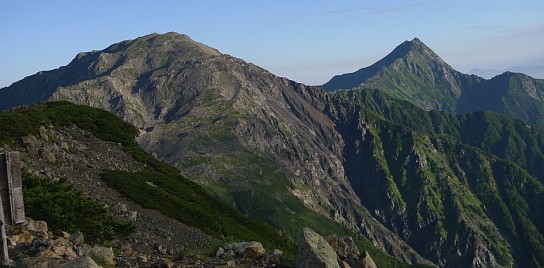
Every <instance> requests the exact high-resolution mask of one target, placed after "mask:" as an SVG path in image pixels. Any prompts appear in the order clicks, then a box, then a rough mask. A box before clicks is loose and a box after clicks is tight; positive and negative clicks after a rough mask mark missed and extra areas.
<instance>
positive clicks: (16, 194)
mask: <svg viewBox="0 0 544 268" xmlns="http://www.w3.org/2000/svg"><path fill="white" fill-rule="evenodd" d="M0 221H1V222H0V235H1V241H0V242H1V243H2V250H1V252H0V253H1V257H2V265H3V266H4V267H9V255H8V246H7V241H6V224H9V225H14V224H20V223H25V222H26V219H25V206H24V202H23V183H22V181H21V161H20V159H19V152H8V153H0Z"/></svg>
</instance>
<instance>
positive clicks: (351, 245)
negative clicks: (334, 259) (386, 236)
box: [327, 235, 361, 259]
mask: <svg viewBox="0 0 544 268" xmlns="http://www.w3.org/2000/svg"><path fill="white" fill-rule="evenodd" d="M327 242H328V243H329V245H331V247H332V248H333V249H334V251H335V252H336V254H337V255H338V257H340V259H347V258H349V257H350V256H353V255H355V256H359V255H360V254H361V253H360V252H359V249H358V248H357V245H355V241H353V238H351V236H343V237H338V236H335V235H331V236H327Z"/></svg>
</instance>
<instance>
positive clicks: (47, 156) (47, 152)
mask: <svg viewBox="0 0 544 268" xmlns="http://www.w3.org/2000/svg"><path fill="white" fill-rule="evenodd" d="M39 152H40V157H41V158H42V159H43V160H45V161H47V162H50V163H55V162H56V161H57V157H56V156H55V153H54V152H53V149H51V148H49V147H43V148H41V149H40V151H39Z"/></svg>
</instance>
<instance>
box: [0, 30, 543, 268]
mask: <svg viewBox="0 0 544 268" xmlns="http://www.w3.org/2000/svg"><path fill="white" fill-rule="evenodd" d="M379 63H380V64H376V65H373V67H372V68H369V69H362V70H360V71H359V72H357V73H354V74H351V75H346V76H344V78H349V79H340V78H341V77H338V78H337V79H335V82H334V83H332V81H331V83H328V86H327V87H328V88H329V89H333V88H334V87H339V88H344V87H345V88H351V87H352V86H358V85H360V84H361V83H360V82H359V81H360V80H359V79H360V78H361V77H363V78H364V79H366V80H365V81H367V82H364V83H365V84H364V85H365V87H366V85H370V84H372V85H373V86H372V87H371V88H373V87H375V88H379V89H380V90H383V88H382V86H383V85H388V88H389V87H391V88H392V89H393V91H395V90H396V91H395V92H397V93H394V94H393V93H391V94H390V92H388V94H390V95H393V96H396V97H401V95H402V96H404V97H403V99H405V100H407V101H408V102H406V101H404V102H403V101H399V100H397V99H395V98H390V97H388V96H387V95H382V93H381V92H380V91H371V90H353V91H338V92H335V93H334V94H331V93H327V92H325V91H323V90H321V89H320V88H318V87H308V86H305V85H302V84H298V83H295V82H292V81H290V80H288V79H285V78H279V77H276V76H274V75H272V74H270V73H269V72H267V71H266V70H263V69H261V68H259V67H257V66H255V65H252V64H250V63H246V62H244V61H242V60H240V59H236V58H234V57H231V56H228V55H223V54H221V53H219V52H218V51H216V50H214V49H211V48H209V47H206V46H204V45H202V44H199V43H196V42H194V41H192V40H190V39H189V38H188V37H187V36H184V35H178V34H175V33H168V34H164V35H157V34H153V35H148V36H145V37H141V38H138V39H135V40H130V41H124V42H121V43H118V44H114V45H112V46H110V47H109V48H107V49H105V50H102V51H95V52H89V53H80V54H79V55H78V56H77V57H76V58H75V59H74V60H73V61H72V62H71V63H70V64H69V65H68V66H66V67H61V68H59V69H57V70H53V71H49V72H42V73H38V74H36V75H34V76H31V77H27V78H25V79H24V80H22V81H20V82H17V83H15V84H13V85H12V86H11V87H8V88H4V89H1V90H0V95H1V96H7V97H6V98H1V99H0V107H12V106H14V105H21V104H30V103H33V102H35V101H45V100H69V101H72V102H76V103H80V104H84V105H89V106H94V107H98V108H102V109H106V110H109V111H112V112H114V113H116V114H117V115H119V116H120V117H122V118H123V119H125V120H127V121H129V122H132V123H133V124H135V125H136V126H138V127H139V129H140V136H139V137H138V142H139V144H140V145H142V146H143V147H144V148H145V150H146V151H148V152H150V153H152V154H154V155H155V156H157V157H158V158H160V159H163V160H165V161H167V162H169V163H172V164H173V165H175V166H176V167H177V168H179V169H180V170H181V172H182V173H183V174H184V175H185V176H187V177H189V178H191V179H192V180H193V181H195V182H197V183H199V184H200V185H202V186H204V187H205V188H206V189H208V191H210V192H211V193H213V194H214V195H216V196H218V197H220V198H221V199H222V200H224V201H226V202H228V203H229V204H232V205H234V206H235V207H236V208H237V209H239V210H240V211H242V213H244V214H246V215H249V216H250V217H252V218H257V219H264V220H266V221H268V222H270V223H271V224H273V225H274V226H275V227H276V228H278V229H280V230H281V232H282V233H284V234H285V235H286V236H289V237H297V236H298V235H299V234H300V232H301V227H303V226H311V227H312V228H314V229H316V231H318V232H320V233H333V232H334V233H337V234H339V235H346V234H349V235H353V233H352V232H354V231H356V232H358V233H359V234H362V235H363V236H364V238H363V237H362V236H360V237H357V236H354V238H355V239H356V240H357V241H359V243H363V244H364V245H365V246H366V248H364V250H368V251H369V252H370V254H371V255H372V257H373V259H374V261H375V262H376V264H377V265H378V267H379V266H380V264H381V263H385V261H384V260H389V259H388V257H387V256H384V255H380V254H383V252H380V251H376V249H375V246H378V247H379V248H383V249H385V250H387V252H388V253H389V254H391V255H392V256H394V257H396V258H398V259H400V260H402V261H403V262H406V263H417V264H426V265H431V266H432V265H438V266H443V267H460V266H462V267H467V266H474V267H500V266H504V267H511V266H513V265H522V266H523V265H525V264H527V265H536V266H538V265H540V264H541V263H544V258H543V257H544V256H542V254H541V251H540V250H539V249H540V248H542V246H543V245H544V243H543V241H544V239H543V238H542V237H543V236H542V233H543V230H542V228H541V226H543V225H542V222H543V215H542V214H541V213H538V211H542V210H541V209H540V210H539V208H541V207H542V204H544V201H543V198H544V194H543V192H544V190H543V188H544V187H543V185H542V178H540V176H539V175H538V174H539V171H538V170H539V169H538V167H539V165H540V164H539V163H540V162H539V161H541V159H540V158H539V157H540V156H541V148H542V147H543V145H544V140H542V139H541V138H540V137H542V136H539V135H540V134H539V133H540V132H541V131H540V129H539V128H537V127H534V126H527V125H526V124H523V123H519V122H518V121H512V120H510V119H506V118H503V117H495V115H489V114H484V116H480V115H477V114H476V115H468V116H466V117H460V118H457V117H455V116H452V115H449V114H442V113H439V112H435V111H431V112H425V111H424V110H421V109H419V108H417V107H416V106H413V105H411V104H410V103H409V102H415V103H416V104H417V105H419V106H420V107H424V108H425V109H444V110H449V111H456V110H457V109H459V102H458V100H459V99H463V98H464V96H466V95H464V94H465V93H464V91H463V89H464V88H466V87H470V88H474V89H475V90H476V89H477V87H476V85H478V84H479V83H483V82H485V81H484V80H483V79H481V78H478V77H475V76H465V75H462V74H460V73H458V72H456V71H454V70H453V69H451V67H449V66H448V65H447V64H445V63H443V61H441V60H440V58H438V56H436V55H435V54H434V53H432V51H430V49H428V48H427V47H426V46H425V45H424V44H423V43H421V42H420V41H419V40H413V41H412V42H405V43H404V44H403V45H401V46H399V47H398V48H397V49H396V50H395V51H394V52H393V53H391V54H390V55H389V56H388V57H386V58H384V59H383V60H382V61H380V62H379ZM383 66H385V67H384V68H382V67H383ZM396 70H402V72H403V73H404V75H399V76H398V77H397V78H394V77H393V76H392V74H393V73H394V72H395V71H396ZM414 72H415V73H418V74H420V76H421V77H419V76H417V77H416V76H415V75H413V73H414ZM365 77H366V78H365ZM376 77H381V78H380V79H377V78H376ZM382 78H383V79H382ZM384 79H385V80H384ZM346 81H348V82H346ZM361 81H362V80H361ZM384 81H385V82H384ZM537 82H538V81H537ZM429 83H432V85H435V86H436V88H438V90H435V88H429V87H425V88H426V90H428V92H427V91H426V92H427V93H429V94H428V95H426V94H423V93H422V92H419V89H422V88H424V86H425V85H428V84H429ZM329 86H330V87H329ZM405 87H410V88H411V89H413V90H412V91H410V92H402V91H401V89H403V88H405ZM395 88H396V89H395ZM397 89H398V90H397ZM535 90H536V89H535ZM25 94H28V95H31V96H33V97H32V98H25V97H24V96H25ZM395 94H397V95H395ZM469 119H471V120H472V121H471V120H469ZM497 122H501V124H500V125H499V124H497ZM471 126H472V127H471ZM474 126H481V128H474ZM497 129H501V130H503V131H504V133H505V134H506V135H507V136H506V137H507V138H506V140H504V141H502V140H501V138H500V137H497V136H493V134H494V135H496V130H497ZM484 130H485V131H484ZM471 131H472V132H471ZM482 133H483V134H482ZM501 133H502V132H501ZM517 137H520V139H518V138H517ZM521 137H523V138H521ZM509 139H513V140H512V141H509ZM518 140H526V141H527V143H526V146H524V147H523V148H518V147H516V146H515V144H516V141H518ZM504 144H511V146H510V147H504V146H503V145H504ZM501 148H509V149H508V150H502V149H501ZM539 159H540V160H539ZM542 159H544V158H542ZM529 189H530V190H529ZM365 243H366V244H365ZM429 260H430V261H429ZM393 263H394V262H393ZM393 265H397V266H398V265H400V263H395V264H393Z"/></svg>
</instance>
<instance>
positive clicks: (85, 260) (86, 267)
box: [58, 256, 101, 268]
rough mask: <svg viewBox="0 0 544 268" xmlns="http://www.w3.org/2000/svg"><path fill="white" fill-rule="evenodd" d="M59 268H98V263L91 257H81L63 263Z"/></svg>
mask: <svg viewBox="0 0 544 268" xmlns="http://www.w3.org/2000/svg"><path fill="white" fill-rule="evenodd" d="M58 267H59V268H98V267H101V266H98V264H96V262H95V261H94V260H93V259H92V258H91V257H89V256H84V257H81V258H79V259H77V260H73V261H70V262H67V263H63V264H61V265H59V266H58Z"/></svg>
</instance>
